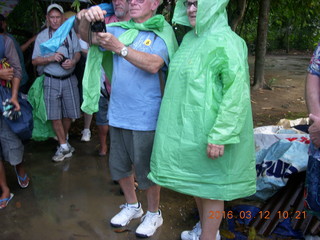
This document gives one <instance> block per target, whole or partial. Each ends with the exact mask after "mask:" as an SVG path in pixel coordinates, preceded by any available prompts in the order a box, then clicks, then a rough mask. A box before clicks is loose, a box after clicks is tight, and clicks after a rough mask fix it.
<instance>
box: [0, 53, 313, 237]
mask: <svg viewBox="0 0 320 240" xmlns="http://www.w3.org/2000/svg"><path fill="white" fill-rule="evenodd" d="M309 59H310V56H307V55H295V54H292V55H273V56H270V55H269V56H267V58H266V72H265V73H266V81H267V82H268V83H269V84H270V85H271V87H272V90H258V91H253V92H252V107H253V117H254V124H255V126H262V125H272V124H276V123H277V122H278V121H279V120H280V119H281V118H292V119H295V118H297V117H305V116H307V114H306V107H305V100H304V82H305V75H306V67H307V65H308V61H309ZM253 62H254V57H252V56H251V57H250V58H249V63H250V70H251V72H252V70H253ZM93 125H94V124H93ZM80 131H81V121H78V123H76V124H73V127H72V131H71V136H70V142H71V144H72V145H73V146H74V147H75V148H76V153H75V154H74V156H73V157H72V158H70V159H68V160H66V161H64V162H63V163H58V164H55V163H52V162H51V157H52V155H53V154H54V152H55V148H56V142H55V141H54V140H48V141H45V142H32V141H30V142H29V143H27V145H26V152H25V160H26V168H27V170H28V173H29V176H30V177H31V184H30V186H29V187H28V188H27V189H23V190H22V189H20V188H19V187H18V184H17V181H16V177H15V174H14V171H13V169H12V168H11V166H9V165H8V164H7V165H6V172H7V179H8V185H9V187H10V189H11V192H13V193H14V194H15V196H14V198H13V199H12V201H11V202H10V203H9V205H8V207H7V208H6V209H4V210H1V211H0V219H1V220H0V223H1V227H0V239H3V240H11V239H12V240H38V239H46V240H51V239H52V240H57V239H61V240H64V239H70V240H78V239H79V240H80V239H81V240H82V239H85V240H86V239H90V240H91V239H106V240H113V239H118V240H127V239H136V237H135V235H134V230H135V228H136V227H137V225H138V224H139V221H138V220H135V221H132V223H130V225H129V226H128V227H127V228H125V229H124V230H125V231H124V232H123V233H115V232H114V229H113V228H112V227H111V226H110V225H109V220H110V218H111V217H112V216H113V215H114V214H115V213H117V211H118V210H119V208H118V207H119V205H120V204H122V203H123V201H124V198H123V196H122V195H121V194H120V191H119V186H118V185H115V184H114V183H113V182H112V181H111V179H110V175H109V169H108V160H107V158H101V157H99V156H98V155H97V152H98V138H97V135H96V130H95V127H93V138H92V141H91V142H89V143H83V142H80ZM138 197H139V199H140V200H141V202H142V206H145V205H146V199H145V197H144V195H143V194H142V193H141V192H139V191H138ZM243 202H244V201H243V200H238V201H233V202H229V203H227V206H231V205H235V204H237V203H243ZM254 204H257V205H258V204H259V203H254ZM161 209H162V211H163V216H164V225H163V226H162V227H161V228H160V230H159V231H157V233H156V234H155V235H154V237H152V238H150V239H151V240H152V239H153V240H178V239H180V237H179V236H180V233H181V231H182V230H185V229H190V228H192V226H193V225H194V224H195V223H196V221H197V218H198V217H197V212H196V208H195V204H194V201H193V199H192V198H191V197H190V196H185V195H182V194H178V193H175V192H172V191H170V190H167V189H163V190H162V195H161ZM221 229H226V226H225V222H224V223H223V225H222V227H221Z"/></svg>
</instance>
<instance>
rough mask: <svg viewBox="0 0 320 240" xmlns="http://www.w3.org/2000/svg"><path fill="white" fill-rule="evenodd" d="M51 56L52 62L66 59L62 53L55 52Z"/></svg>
mask: <svg viewBox="0 0 320 240" xmlns="http://www.w3.org/2000/svg"><path fill="white" fill-rule="evenodd" d="M51 57H53V61H50V62H61V61H62V60H63V59H64V56H63V54H62V53H55V54H54V55H53V56H51Z"/></svg>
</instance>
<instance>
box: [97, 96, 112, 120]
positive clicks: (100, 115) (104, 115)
mask: <svg viewBox="0 0 320 240" xmlns="http://www.w3.org/2000/svg"><path fill="white" fill-rule="evenodd" d="M108 105H109V100H108V99H107V98H105V97H102V96H101V97H100V99H99V111H98V112H97V113H96V124H97V125H98V126H105V125H108V124H109V119H108Z"/></svg>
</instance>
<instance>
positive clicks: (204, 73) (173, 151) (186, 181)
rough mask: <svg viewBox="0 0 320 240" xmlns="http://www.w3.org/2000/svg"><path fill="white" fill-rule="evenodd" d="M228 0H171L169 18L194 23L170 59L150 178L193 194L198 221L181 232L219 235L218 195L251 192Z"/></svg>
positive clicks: (251, 162)
mask: <svg viewBox="0 0 320 240" xmlns="http://www.w3.org/2000/svg"><path fill="white" fill-rule="evenodd" d="M227 4H228V0H198V1H197V0H178V1H177V4H176V9H175V12H174V18H173V21H174V22H176V23H179V24H183V25H187V26H190V27H192V28H193V29H192V30H191V31H190V32H188V33H187V34H186V35H185V36H184V39H183V41H182V43H181V46H180V47H179V49H178V51H177V52H176V53H175V55H174V57H173V59H172V60H171V62H170V70H169V75H168V80H167V84H166V89H165V94H164V97H163V100H162V103H161V109H160V113H159V118H158V124H157V132H156V136H155V141H154V148H153V152H152V157H151V166H150V167H151V173H150V174H149V175H148V177H149V179H151V180H152V181H154V182H155V183H157V184H159V185H161V186H163V187H167V188H170V189H172V190H175V191H177V192H181V193H184V194H188V195H191V196H194V197H195V200H196V204H197V207H198V210H199V215H200V222H199V223H197V224H196V226H195V227H194V229H193V230H191V231H184V232H183V233H182V234H181V239H182V240H187V239H195V240H197V239H201V240H209V239H210V240H215V239H220V236H219V233H218V229H219V226H220V222H221V220H222V218H223V217H224V216H225V215H224V201H229V200H233V199H236V198H242V197H246V196H249V195H252V194H254V193H255V189H256V182H255V180H256V171H255V153H254V145H253V124H252V113H251V106H250V84H249V74H248V62H247V49H246V44H245V42H244V41H243V40H242V39H241V38H239V36H237V35H236V34H235V33H234V32H233V31H231V29H230V27H229V26H228V18H227V14H226V6H227Z"/></svg>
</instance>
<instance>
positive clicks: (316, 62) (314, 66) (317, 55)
mask: <svg viewBox="0 0 320 240" xmlns="http://www.w3.org/2000/svg"><path fill="white" fill-rule="evenodd" d="M308 72H309V73H311V74H313V75H317V76H318V77H320V43H319V44H318V46H317V47H316V49H315V50H314V52H313V56H312V58H311V61H310V64H309V67H308Z"/></svg>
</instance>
